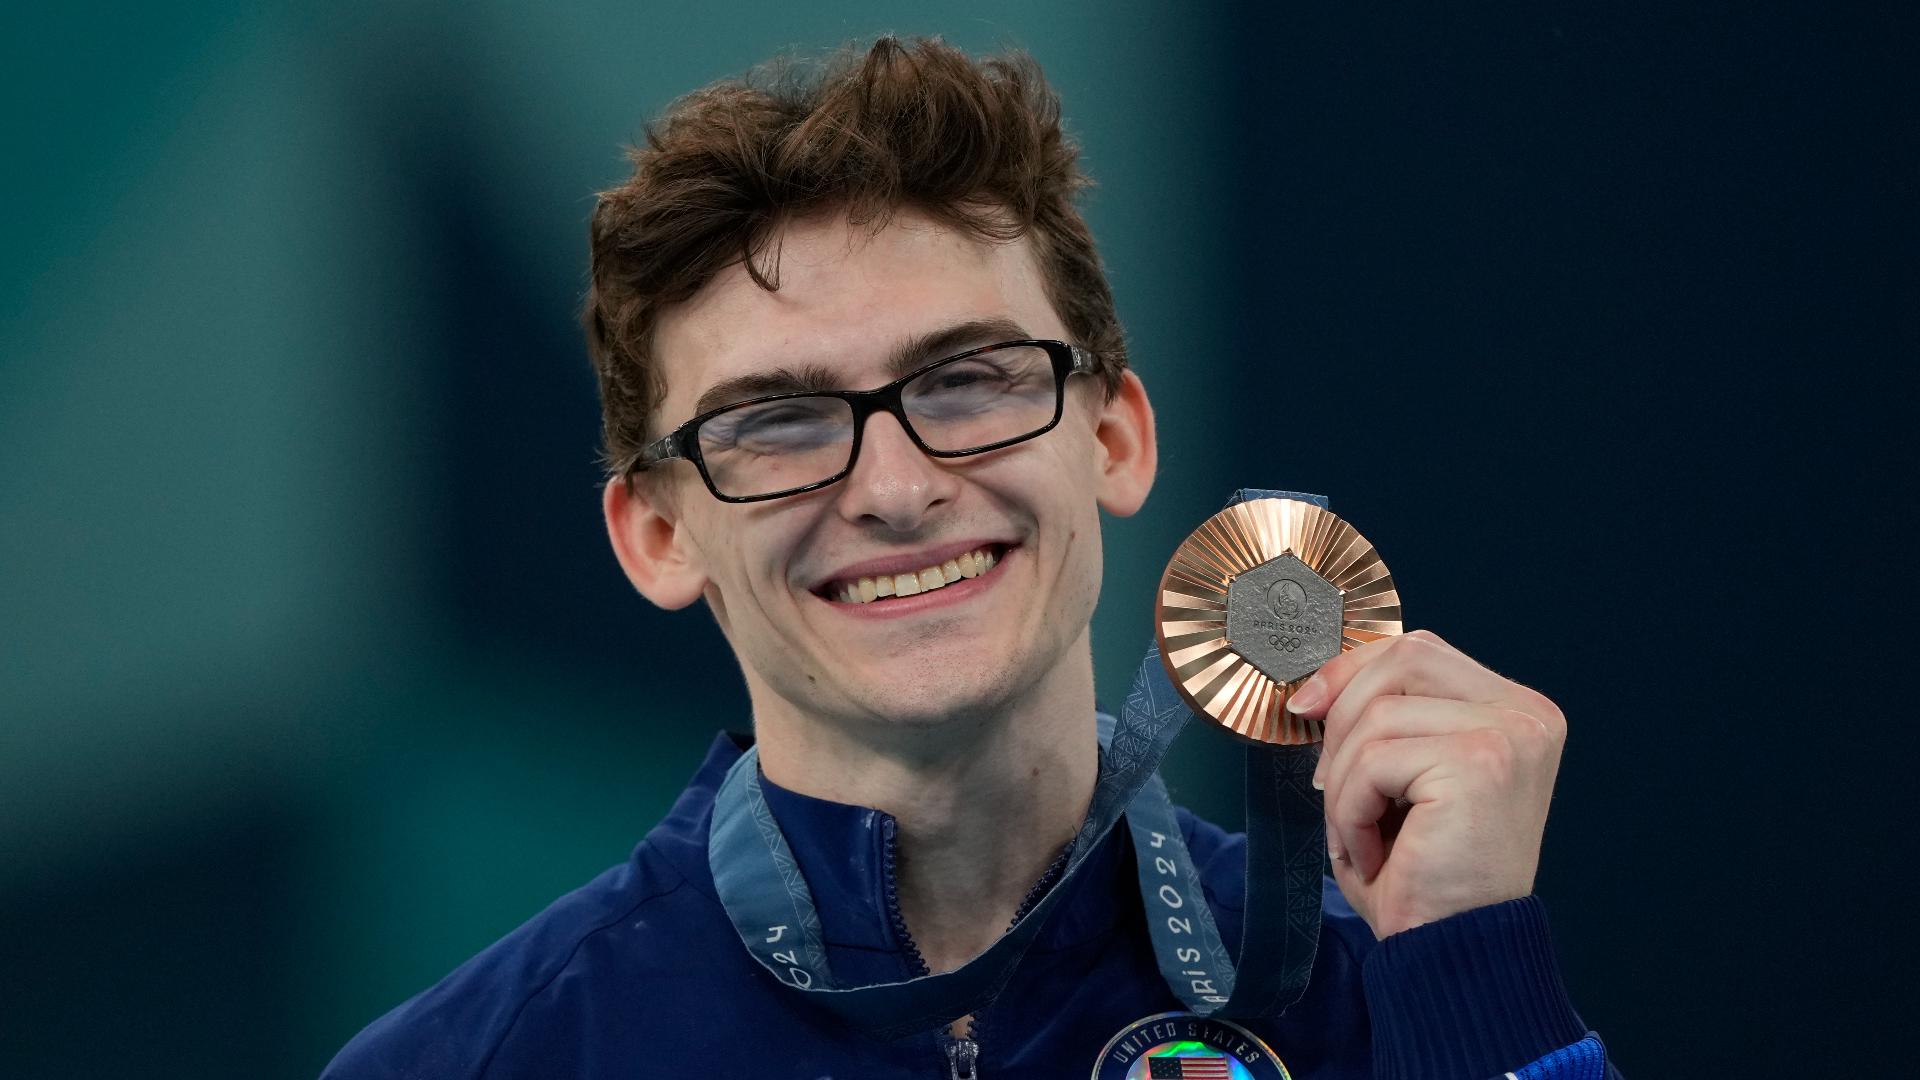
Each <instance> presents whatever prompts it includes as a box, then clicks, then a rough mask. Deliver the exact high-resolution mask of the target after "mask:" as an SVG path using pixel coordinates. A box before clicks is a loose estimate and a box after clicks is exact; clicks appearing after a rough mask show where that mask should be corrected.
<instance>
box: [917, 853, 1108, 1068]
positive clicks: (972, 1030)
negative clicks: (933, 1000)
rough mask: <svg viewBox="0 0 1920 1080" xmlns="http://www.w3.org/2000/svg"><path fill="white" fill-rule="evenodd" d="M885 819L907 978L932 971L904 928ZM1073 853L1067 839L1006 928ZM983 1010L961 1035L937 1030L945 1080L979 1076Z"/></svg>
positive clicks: (1046, 887) (1016, 920) (1020, 916)
mask: <svg viewBox="0 0 1920 1080" xmlns="http://www.w3.org/2000/svg"><path fill="white" fill-rule="evenodd" d="M885 820H886V829H885V830H884V832H885V839H886V858H885V860H884V862H885V867H886V880H887V919H888V921H889V922H891V923H892V925H893V934H894V937H895V938H896V939H898V940H899V942H900V943H901V944H902V945H903V946H905V947H906V951H907V974H908V976H909V977H910V978H919V977H921V976H923V975H928V974H931V972H930V971H928V969H927V960H926V957H923V956H921V955H920V946H918V945H916V944H914V942H913V935H912V934H911V933H909V932H908V931H907V917H906V915H904V914H902V913H901V911H900V891H899V885H898V884H897V883H896V881H895V879H894V873H893V871H894V859H895V854H896V850H897V849H896V846H895V836H894V830H895V828H896V826H895V824H894V821H893V818H891V817H888V818H886V819H885ZM1072 854H1073V843H1072V842H1071V841H1069V842H1068V843H1067V846H1066V847H1064V848H1062V849H1061V850H1060V854H1059V855H1058V856H1056V857H1055V858H1054V860H1053V863H1052V865H1050V866H1048V867H1047V871H1046V873H1044V874H1041V875H1040V880H1039V881H1036V882H1034V883H1033V887H1032V888H1030V889H1028V890H1027V895H1026V898H1025V899H1023V900H1021V901H1020V907H1019V909H1018V910H1016V911H1015V912H1014V913H1013V921H1012V922H1011V923H1008V924H1007V928H1008V929H1012V928H1013V927H1014V926H1016V925H1018V924H1019V922H1020V920H1021V919H1024V918H1026V917H1027V913H1028V912H1030V911H1032V910H1033V906H1034V905H1035V904H1038V903H1039V902H1040V899H1041V898H1042V897H1044V896H1046V895H1047V891H1048V890H1050V889H1052V888H1053V884H1054V882H1055V881H1058V880H1059V878H1060V874H1061V873H1062V872H1063V871H1065V870H1066V868H1067V859H1068V857H1069V856H1071V855H1072ZM985 1013H986V1009H985V1008H984V1007H983V1008H981V1009H980V1010H978V1011H976V1012H975V1013H974V1014H973V1019H972V1020H969V1021H968V1022H967V1033H966V1034H965V1035H963V1036H959V1037H955V1036H952V1035H949V1034H947V1033H946V1032H945V1031H942V1032H941V1033H940V1036H939V1037H940V1041H941V1044H942V1047H943V1049H944V1050H945V1052H946V1056H947V1080H979V1077H980V1033H981V1031H982V1030H983V1029H984V1027H985V1025H984V1024H982V1023H981V1020H982V1018H983V1016H984V1014H985Z"/></svg>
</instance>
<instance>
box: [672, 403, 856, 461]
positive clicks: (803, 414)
mask: <svg viewBox="0 0 1920 1080" xmlns="http://www.w3.org/2000/svg"><path fill="white" fill-rule="evenodd" d="M852 419H853V417H852V414H851V413H850V412H849V411H848V409H847V406H846V403H845V402H843V401H841V400H839V399H838V398H815V397H799V398H785V399H782V400H779V401H768V402H761V403H757V404H750V405H743V406H741V407H739V408H737V409H730V410H728V411H726V412H723V413H721V414H719V415H718V416H715V417H713V418H712V419H710V420H708V421H707V422H706V423H705V424H702V425H701V426H700V447H701V450H702V452H704V453H707V454H725V453H729V452H746V453H753V454H783V453H792V452H795V451H803V450H811V449H816V448H818V447H821V446H826V445H830V444H834V443H840V442H845V441H846V439H847V437H848V435H849V432H850V430H851V427H852Z"/></svg>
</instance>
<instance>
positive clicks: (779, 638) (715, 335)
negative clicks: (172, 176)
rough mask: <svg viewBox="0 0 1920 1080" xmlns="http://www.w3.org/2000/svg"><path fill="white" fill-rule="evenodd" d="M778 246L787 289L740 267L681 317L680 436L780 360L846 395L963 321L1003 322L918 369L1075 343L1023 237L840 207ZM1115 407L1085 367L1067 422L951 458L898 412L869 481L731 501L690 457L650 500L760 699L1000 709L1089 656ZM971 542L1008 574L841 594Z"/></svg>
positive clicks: (909, 721)
mask: <svg viewBox="0 0 1920 1080" xmlns="http://www.w3.org/2000/svg"><path fill="white" fill-rule="evenodd" d="M774 242H775V244H776V245H777V246H778V250H779V252H780V262H779V275H780V289H779V290H778V291H777V292H769V291H767V290H764V289H762V288H760V287H759V286H757V285H755V284H754V283H753V282H752V281H751V280H750V279H749V278H748V277H747V275H746V273H745V271H744V270H743V269H741V268H738V267H735V268H732V269H729V270H728V271H726V272H724V273H723V274H721V275H720V276H719V277H717V278H716V279H715V280H714V281H713V282H711V283H709V284H708V285H707V287H706V288H704V289H703V290H702V291H701V292H700V293H698V294H697V295H696V296H694V297H693V298H692V299H690V300H689V301H687V302H686V303H684V304H681V305H678V306H676V307H674V308H672V309H670V310H669V311H668V312H666V313H665V317H664V318H663V319H662V321H661V323H660V324H659V329H658V333H657V336H656V339H655V350H656V355H657V356H658V357H659V362H660V363H661V364H662V371H663V374H664V377H665V383H666V388H667V393H666V397H665V400H664V401H663V403H662V404H661V407H660V412H659V420H660V427H661V428H662V429H667V428H671V427H674V426H676V425H678V424H680V423H683V422H684V421H686V420H687V419H688V418H689V417H691V416H693V415H695V414H696V412H698V411H702V410H703V409H705V408H710V407H713V406H714V405H715V404H719V403H724V402H723V401H722V402H716V401H714V400H713V395H712V391H713V390H714V388H715V387H716V386H719V385H721V384H723V383H729V382H732V383H739V382H742V381H746V380H752V379H755V378H757V377H761V376H767V375H769V374H771V373H777V372H780V371H781V370H782V369H786V370H789V371H797V370H801V369H807V368H816V369H821V370H822V371H824V372H825V373H827V374H828V375H829V376H830V378H831V380H832V382H833V383H834V385H835V386H836V387H838V388H845V389H869V388H872V387H875V386H879V385H882V384H884V383H887V382H889V381H891V380H892V379H894V378H895V377H897V375H898V374H899V373H900V372H899V371H898V370H897V366H898V363H899V360H900V357H898V356H896V354H897V353H901V352H902V351H903V350H910V347H911V346H912V345H913V344H914V343H915V342H916V341H917V340H923V339H926V338H927V337H928V336H930V335H936V334H939V333H941V332H942V331H945V330H948V329H950V328H952V327H955V326H959V325H961V324H965V323H979V322H990V321H991V322H999V323H1002V324H1005V325H1004V326H1003V328H1001V329H999V330H993V331H987V332H985V333H982V334H978V335H975V336H974V337H970V338H966V339H964V340H947V341H944V342H942V343H940V345H939V346H938V347H937V348H936V349H933V350H931V351H929V350H921V351H922V353H924V355H921V356H920V357H919V360H918V362H919V363H924V362H926V361H930V360H934V359H939V358H941V357H944V356H948V355H952V354H953V353H956V352H960V351H962V350H964V349H966V348H969V347H972V346H976V345H986V344H991V343H993V342H994V341H998V340H1007V339H1010V338H1021V337H1028V338H1056V339H1060V340H1067V332H1066V329H1065V327H1064V326H1062V325H1061V323H1060V320H1059V317H1058V316H1057V315H1056V314H1055V313H1054V311H1053V308H1052V305H1051V304H1050V303H1049V302H1048V301H1047V299H1046V296H1045V292H1044V289H1043V287H1042V283H1041V279H1040V276H1039V272H1038V269H1037V267H1036V266H1035V260H1034V258H1033V254H1032V249H1031V247H1030V245H1029V244H1028V242H1026V241H1025V240H1022V241H1020V242H1017V243H1012V244H985V243H981V242H978V241H975V240H972V239H970V238H968V237H966V236H964V235H963V234H961V233H958V232H955V231H953V230H951V229H948V228H946V227H944V226H940V225H937V224H935V223H933V222H931V221H930V220H929V219H927V218H925V217H924V216H921V215H918V214H914V213H911V212H906V211H902V212H901V213H900V214H898V215H897V216H896V218H895V219H894V221H893V223H892V224H890V225H889V226H888V227H887V228H885V229H884V230H882V231H881V232H880V233H878V234H877V235H872V236H869V235H868V233H867V232H866V230H864V229H856V228H851V227H849V226H848V224H847V223H846V222H845V220H844V218H843V217H842V216H840V215H832V216H825V217H819V218H813V219H808V220H805V221H801V222H798V223H795V224H792V225H790V226H788V227H787V228H786V229H784V230H783V232H782V233H781V235H780V236H779V237H777V238H776V239H775V241H774ZM762 381H763V382H766V383H767V384H768V385H775V384H774V383H772V382H771V381H768V380H762ZM1137 386H1138V384H1137V383H1130V388H1137ZM759 392H760V393H765V392H768V391H767V390H761V391H759ZM734 396H735V398H736V399H737V398H740V397H746V396H753V394H752V392H745V393H742V394H738V395H734ZM703 398H705V399H706V400H704V401H703V400H702V399H703ZM1139 400H1140V402H1141V408H1142V409H1144V400H1145V399H1144V395H1142V396H1141V397H1140V399H1139ZM1109 412H1110V408H1109V407H1108V406H1107V405H1106V404H1105V402H1104V401H1103V394H1102V390H1101V387H1100V385H1099V382H1098V380H1096V379H1093V378H1088V377H1074V378H1071V379H1069V380H1068V382H1067V390H1066V407H1065V414H1064V416H1063V417H1062V419H1061V422H1060V424H1059V426H1057V427H1056V428H1054V429H1053V430H1052V431H1049V432H1047V433H1046V434H1044V435H1041V436H1039V437H1038V438H1035V439H1032V440H1029V441H1027V442H1024V443H1021V444H1018V445H1016V446H1011V447H1007V448H1005V449H1003V450H998V451H994V452H991V453H987V454H982V455H979V456H976V457H968V458H957V459H945V460H938V461H936V460H934V459H932V458H929V457H927V456H926V455H925V454H923V453H922V452H921V451H920V450H919V449H918V448H917V447H916V446H915V445H914V444H913V442H912V441H911V440H910V439H909V438H908V436H907V435H906V433H905V432H904V431H903V430H902V429H901V427H900V424H899V422H898V421H897V420H896V419H895V418H894V417H892V416H890V415H886V414H879V415H875V416H873V417H871V418H870V419H869V420H868V421H867V423H866V427H865V429H864V433H863V434H864V437H863V438H862V440H861V446H860V455H859V460H858V461H857V462H856V463H855V465H854V468H853V471H852V472H851V474H849V475H848V476H847V477H846V478H845V479H843V480H841V481H840V482H838V483H836V484H832V485H830V486H828V487H826V488H823V489H821V490H819V491H814V492H808V493H806V494H801V495H795V496H789V497H787V498H782V499H775V500H772V501H768V502H760V503H748V504H729V503H722V502H720V501H719V500H717V499H715V498H713V497H712V495H711V494H710V493H709V492H708V491H707V490H706V488H705V487H704V485H703V484H702V483H701V481H700V478H699V475H698V473H697V471H696V470H695V468H694V466H693V465H692V464H691V463H689V462H682V461H676V462H672V463H670V464H668V465H666V466H664V467H662V468H663V471H664V472H665V474H666V475H656V476H653V477H649V478H648V479H649V481H650V482H652V483H654V484H656V485H658V486H656V487H655V488H654V489H653V493H652V496H651V502H652V505H653V506H654V507H656V508H658V512H659V513H660V514H661V515H662V517H664V518H666V519H669V520H670V521H671V524H672V529H673V537H674V543H675V544H676V545H677V551H678V553H679V557H682V558H684V559H685V574H687V575H692V576H691V577H688V578H684V579H683V580H684V581H687V582H690V583H691V586H693V587H698V588H699V590H700V595H702V596H704V597H705V599H706V600H707V602H708V604H709V605H710V607H711V609H712V611H713V613H714V616H715V618H716V619H717V620H718V621H719V624H720V626H721V628H722V630H723V631H724V632H725V633H726V635H727V637H728V639H729V641H731V642H732V644H733V647H734V649H735V651H736V652H737V653H738V654H739V657H740V660H741V663H742V667H743V668H744V669H745V672H746V676H747V679H748V683H749V687H750V689H751V691H752V693H753V696H754V702H755V708H756V710H758V711H761V712H764V711H765V710H766V709H767V708H769V707H780V706H779V705H777V704H776V702H775V701H773V700H770V699H768V698H767V697H766V695H767V694H768V693H771V694H772V695H774V696H775V698H777V699H778V701H779V702H783V703H785V705H786V706H787V707H790V708H792V709H793V710H795V711H796V712H798V713H800V714H804V715H806V716H810V717H814V718H817V719H820V720H825V721H828V722H835V721H838V722H841V723H849V722H850V723H853V724H856V725H861V724H871V723H874V722H883V723H886V724H889V725H903V724H904V725H913V724H935V723H940V722H943V721H949V720H954V719H960V718H965V717H968V716H976V717H977V716H983V715H985V713H986V712H987V711H989V710H995V709H999V708H1004V707H1006V706H1007V705H1008V704H1010V703H1012V702H1014V701H1016V700H1017V699H1018V698H1019V697H1020V695H1021V694H1022V693H1023V692H1027V691H1030V690H1031V689H1032V688H1033V687H1035V686H1037V685H1039V684H1041V683H1042V682H1043V681H1044V680H1046V679H1048V678H1049V677H1055V676H1058V674H1059V673H1060V671H1061V670H1063V669H1062V665H1072V664H1074V663H1078V664H1080V665H1083V666H1084V665H1085V664H1086V663H1087V659H1086V656H1085V653H1086V647H1085V644H1084V640H1083V639H1084V635H1085V632H1086V628H1087V622H1088V619H1089V618H1090V617H1091V615H1092V612H1093V607H1094V601H1095V599H1096V596H1097V592H1098V586H1099V580H1100V565H1101V556H1100V529H1099V517H1098V504H1097V499H1099V498H1101V497H1102V496H1103V495H1106V494H1107V493H1108V488H1110V487H1111V485H1110V484H1105V485H1103V471H1111V470H1110V469H1109V468H1108V466H1109V464H1110V459H1111V457H1112V454H1111V453H1110V445H1109V444H1110V443H1111V439H1110V438H1103V437H1102V434H1101V433H1102V432H1103V431H1106V430H1108V428H1107V427H1106V426H1105V425H1106V424H1107V423H1108V420H1106V419H1104V418H1105V417H1106V416H1107V414H1108V413H1109ZM1147 425H1148V427H1149V429H1150V425H1151V419H1150V416H1149V417H1148V420H1147ZM1147 438H1148V439H1149V440H1150V439H1151V435H1150V433H1149V435H1148V436H1147ZM1147 475H1148V476H1149V477H1150V475H1151V466H1150V465H1149V466H1148V472H1147ZM662 488H664V489H665V490H662ZM1144 493H1145V489H1144V486H1142V487H1141V488H1140V491H1139V494H1140V496H1144ZM1118 501H1119V502H1120V503H1122V504H1124V503H1126V502H1127V499H1126V498H1121V499H1120V500H1118ZM1110 503H1111V500H1110ZM1133 505H1137V499H1135V500H1134V501H1133ZM1114 508H1115V509H1119V510H1120V511H1121V512H1130V511H1131V509H1132V508H1133V506H1132V505H1121V506H1116V507H1114ZM610 513H611V511H610ZM969 553H970V554H974V555H986V554H990V555H991V557H992V558H993V560H994V563H993V566H992V569H990V570H988V571H986V572H985V573H982V574H980V575H979V576H978V577H972V578H962V579H961V580H959V581H957V582H954V583H952V584H947V585H945V586H943V587H941V588H937V589H932V590H929V591H926V592H922V593H920V594H918V595H914V596H907V597H899V596H896V597H893V598H887V599H880V600H876V601H874V602H871V603H858V602H848V601H847V600H846V599H845V598H844V596H843V594H842V589H843V588H844V587H845V586H847V585H848V584H849V583H851V584H853V585H854V586H855V587H856V589H857V588H858V586H859V579H861V578H863V577H864V578H869V579H879V578H881V577H883V576H884V577H889V578H892V577H894V576H895V575H899V574H916V573H917V572H918V571H921V570H924V569H927V568H930V567H942V566H943V565H944V564H945V563H946V562H947V560H949V559H957V561H958V562H959V563H960V565H962V566H965V565H966V564H967V561H968V560H967V558H966V557H965V555H966V554H969ZM642 587H643V588H646V586H645V585H644V584H643V586H642ZM882 591H884V590H882ZM649 595H654V593H653V592H652V591H650V592H649ZM689 596H690V594H689ZM655 599H660V597H659V596H657V595H655ZM1076 653H1078V655H1077V656H1076V655H1075V654H1076Z"/></svg>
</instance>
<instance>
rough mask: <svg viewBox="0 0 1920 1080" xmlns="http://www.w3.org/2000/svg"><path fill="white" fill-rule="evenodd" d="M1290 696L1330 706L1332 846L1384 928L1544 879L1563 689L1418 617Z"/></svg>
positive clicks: (1323, 775)
mask: <svg viewBox="0 0 1920 1080" xmlns="http://www.w3.org/2000/svg"><path fill="white" fill-rule="evenodd" d="M1288 708H1290V709H1292V710H1293V711H1294V712H1296V713H1299V714H1301V715H1303V716H1308V717H1321V718H1323V719H1324V720H1325V723H1326V742H1325V745H1323V746H1322V747H1321V748H1320V766H1319V768H1318V769H1317V770H1315V772H1314V786H1315V787H1320V788H1324V789H1325V791H1326V807H1327V851H1328V854H1329V855H1331V856H1332V859H1333V876H1334V880H1335V881H1337V882H1338V883H1339V885H1340V891H1341V892H1342V893H1344V894H1345V895H1346V897H1347V900H1348V902H1350V903H1351V904H1352V905H1353V906H1354V909H1355V910H1356V911H1358V912H1359V913H1360V914H1361V916H1362V917H1364V918H1365V919H1366V920H1367V925H1369V926H1371V927H1372V928H1373V932H1374V935H1375V936H1376V937H1381V938H1384V937H1386V936H1387V935H1388V934H1394V933H1398V932H1399V931H1401V930H1407V929H1410V928H1412V927H1415V926H1419V925H1421V924H1422V923H1429V922H1434V921H1436V920H1438V919H1444V918H1446V917H1447V916H1449V915H1455V914H1458V913H1460V912H1462V911H1466V910H1468V909H1469V908H1476V907H1481V906H1483V905H1486V904H1493V903H1498V902H1499V901H1502V900H1512V899H1514V898H1516V897H1521V896H1525V895H1527V894H1528V893H1530V892H1532V891H1533V875H1534V871H1535V870H1536V869H1538V867H1539V865H1540V837H1541V834H1542V833H1543V832H1544V831H1545V829H1546V824H1547V803H1548V801H1549V800H1550V799H1551V798H1552V797H1553V778H1554V775H1555V773H1557V772H1558V771H1559V769H1560V748H1561V746H1562V745H1563V744H1564V743H1565V741H1566V733H1567V724H1566V718H1565V717H1564V716H1562V715H1561V713H1560V710H1559V708H1558V707H1557V706H1555V705H1554V703H1553V702H1551V701H1549V700H1547V699H1546V698H1545V697H1543V696H1542V695H1540V694H1538V693H1536V692H1534V691H1532V690H1529V689H1527V688H1526V687H1524V686H1521V685H1520V684H1519V683H1516V682H1513V681H1512V680H1510V679H1503V678H1501V677H1500V676H1498V675H1495V674H1494V673H1493V672H1491V671H1488V670H1487V669H1486V668H1484V667H1481V666H1480V665H1479V664H1477V663H1475V662H1474V661H1473V660H1472V659H1471V658H1469V657H1468V656H1466V655H1465V654H1464V653H1462V652H1460V651H1459V650H1458V649H1455V648H1454V647H1453V646H1451V645H1448V644H1447V643H1446V642H1444V641H1442V640H1440V638H1439V637H1438V636H1436V635H1434V634H1433V633H1431V632H1430V631H1426V630H1415V631H1414V632H1412V633H1410V634H1406V635H1404V636H1401V637H1393V638H1385V639H1382V640H1380V641H1375V642H1371V643H1369V644H1366V645H1363V646H1361V647H1359V648H1357V649H1354V650H1352V651H1351V652H1347V653H1344V654H1342V655H1340V656H1337V657H1335V658H1334V659H1332V660H1330V661H1328V662H1327V663H1326V664H1325V665H1324V666H1322V667H1321V668H1320V670H1319V671H1318V672H1317V673H1316V674H1315V675H1314V677H1313V678H1312V679H1310V680H1308V682H1307V684H1306V685H1305V686H1302V687H1301V688H1300V691H1299V693H1297V694H1295V695H1294V698H1293V700H1292V702H1290V703H1289V705H1288Z"/></svg>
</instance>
